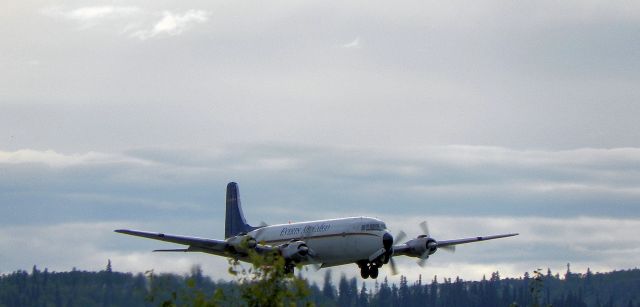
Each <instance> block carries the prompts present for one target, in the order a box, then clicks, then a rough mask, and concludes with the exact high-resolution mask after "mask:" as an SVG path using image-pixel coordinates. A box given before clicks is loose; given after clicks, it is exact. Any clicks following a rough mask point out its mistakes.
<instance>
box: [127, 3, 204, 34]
mask: <svg viewBox="0 0 640 307" xmlns="http://www.w3.org/2000/svg"><path fill="white" fill-rule="evenodd" d="M162 14H163V17H162V19H160V21H158V22H157V23H156V24H155V25H154V26H153V28H151V29H143V30H138V31H135V32H133V33H131V36H133V37H137V38H140V39H143V40H144V39H149V38H152V37H156V36H158V35H163V34H164V35H168V36H175V35H179V34H181V33H183V32H184V31H185V30H187V29H189V28H190V27H192V26H193V25H195V24H198V23H204V22H206V21H207V19H208V15H209V13H207V12H206V11H202V10H188V11H187V12H185V13H183V14H174V13H172V12H169V11H164V12H163V13H162Z"/></svg>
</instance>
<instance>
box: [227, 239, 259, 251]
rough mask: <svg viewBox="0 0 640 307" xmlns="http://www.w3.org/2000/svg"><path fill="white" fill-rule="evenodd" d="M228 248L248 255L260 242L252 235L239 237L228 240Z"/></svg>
mask: <svg viewBox="0 0 640 307" xmlns="http://www.w3.org/2000/svg"><path fill="white" fill-rule="evenodd" d="M226 242H227V244H228V246H229V247H230V248H233V249H234V250H235V251H236V252H239V253H246V252H247V251H249V250H250V249H254V248H255V247H256V245H257V244H258V242H257V241H256V239H255V238H253V237H252V236H250V235H238V236H234V237H231V238H228V239H227V240H226Z"/></svg>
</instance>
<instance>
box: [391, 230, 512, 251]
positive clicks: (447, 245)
mask: <svg viewBox="0 0 640 307" xmlns="http://www.w3.org/2000/svg"><path fill="white" fill-rule="evenodd" d="M517 235H518V234H517V233H509V234H502V235H492V236H482V237H472V238H464V239H454V240H440V241H435V242H436V246H437V248H444V249H453V246H454V245H458V244H466V243H473V242H480V241H488V240H494V239H500V238H507V237H513V236H517ZM417 240H420V239H419V238H418V239H413V240H410V241H408V242H407V243H403V244H398V245H394V246H393V253H394V255H405V256H410V257H420V256H421V255H422V252H417V251H416V248H415V245H416V244H422V245H423V246H424V244H426V243H427V240H430V239H429V238H423V239H422V240H424V242H422V241H420V243H417V242H416V241H417Z"/></svg>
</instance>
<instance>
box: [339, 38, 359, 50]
mask: <svg viewBox="0 0 640 307" xmlns="http://www.w3.org/2000/svg"><path fill="white" fill-rule="evenodd" d="M342 47H344V48H347V49H358V48H360V47H362V43H361V42H360V37H356V38H355V39H354V40H353V41H351V42H349V43H346V44H344V45H342Z"/></svg>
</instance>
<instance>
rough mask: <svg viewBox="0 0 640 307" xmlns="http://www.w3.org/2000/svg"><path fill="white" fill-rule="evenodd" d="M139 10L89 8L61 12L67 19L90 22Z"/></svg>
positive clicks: (134, 8) (113, 7)
mask: <svg viewBox="0 0 640 307" xmlns="http://www.w3.org/2000/svg"><path fill="white" fill-rule="evenodd" d="M139 12H140V9H139V8H137V7H133V6H126V7H125V6H90V7H82V8H77V9H74V10H71V11H68V12H63V14H64V15H65V16H66V17H67V18H71V19H78V20H91V19H100V18H107V17H125V16H130V15H133V14H136V13H139Z"/></svg>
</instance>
